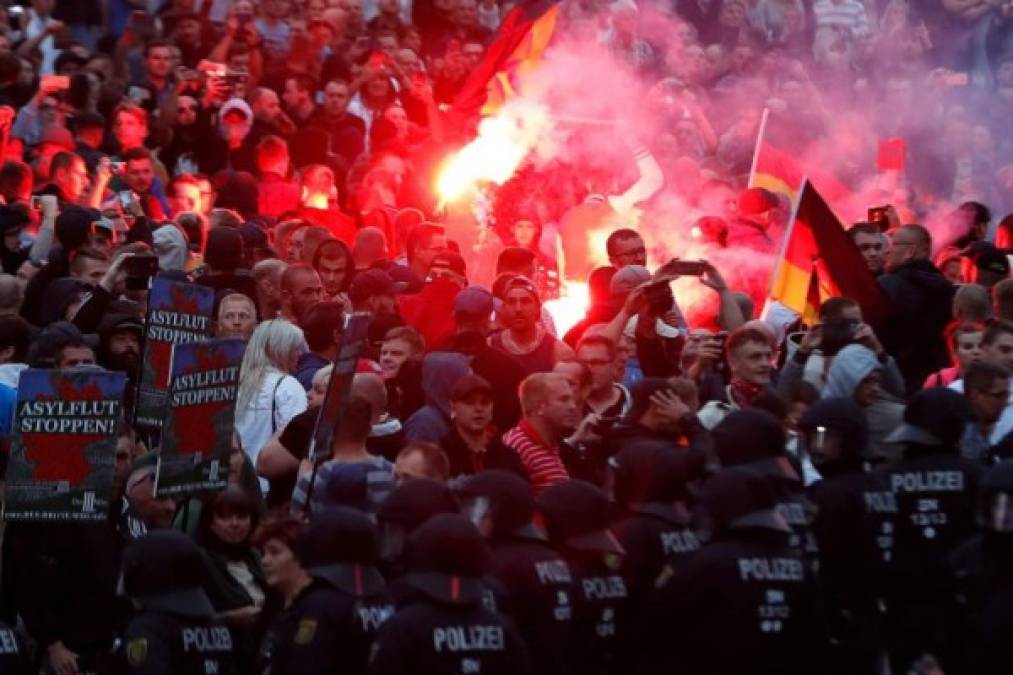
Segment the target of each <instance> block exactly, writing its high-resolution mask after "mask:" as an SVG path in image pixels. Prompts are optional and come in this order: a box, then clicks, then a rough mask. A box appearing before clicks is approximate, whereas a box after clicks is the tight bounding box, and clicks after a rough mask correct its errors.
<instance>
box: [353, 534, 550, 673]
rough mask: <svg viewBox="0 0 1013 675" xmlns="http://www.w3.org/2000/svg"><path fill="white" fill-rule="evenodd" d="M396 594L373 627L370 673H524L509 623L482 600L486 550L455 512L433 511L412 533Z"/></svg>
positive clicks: (523, 656) (521, 649) (525, 662)
mask: <svg viewBox="0 0 1013 675" xmlns="http://www.w3.org/2000/svg"><path fill="white" fill-rule="evenodd" d="M408 548H409V550H408V555H407V563H408V573H407V574H406V575H405V577H404V578H403V579H402V583H404V584H407V585H409V586H411V587H412V588H413V589H414V590H415V591H416V592H415V593H412V594H408V595H405V596H404V600H401V599H399V601H398V609H397V613H396V614H395V615H394V616H393V617H392V618H391V619H389V620H388V621H387V622H386V623H385V624H384V625H383V627H382V628H381V629H380V632H379V634H378V635H377V639H376V644H375V645H374V648H373V657H372V661H371V663H370V668H369V672H370V675H409V674H411V675H415V674H416V673H425V674H426V675H443V674H446V675H459V674H460V673H481V674H482V675H508V674H509V675H514V674H518V675H520V674H524V673H528V672H530V662H529V659H528V653H527V649H526V647H525V646H524V641H523V639H522V638H521V636H520V634H519V633H518V632H517V630H516V629H515V628H514V626H513V623H512V622H511V621H509V620H508V619H506V618H505V617H503V616H502V615H500V614H497V613H495V612H492V611H490V610H488V609H486V607H485V606H484V604H483V598H482V596H483V584H482V579H481V578H482V575H483V574H484V573H485V571H486V568H487V565H488V556H489V552H488V549H487V547H486V545H485V542H484V541H483V540H482V535H481V534H479V532H478V529H476V528H475V526H474V525H472V524H471V523H470V522H468V521H467V520H466V519H465V518H464V517H463V516H460V515H457V514H440V515H437V516H433V517H432V518H430V519H429V520H428V521H427V522H426V523H425V524H424V525H422V526H421V527H420V528H419V529H418V530H416V532H415V533H414V534H413V535H412V537H411V539H410V541H409V547H408Z"/></svg>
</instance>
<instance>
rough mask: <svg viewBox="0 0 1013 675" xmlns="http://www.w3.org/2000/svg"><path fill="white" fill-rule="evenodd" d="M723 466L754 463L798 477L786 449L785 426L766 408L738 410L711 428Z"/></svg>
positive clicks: (774, 472) (758, 467) (776, 473)
mask: <svg viewBox="0 0 1013 675" xmlns="http://www.w3.org/2000/svg"><path fill="white" fill-rule="evenodd" d="M711 435H712V436H713V438H714V451H715V452H716V453H717V455H718V459H719V460H721V466H724V467H729V466H739V465H743V464H750V465H752V466H753V467H754V468H755V469H756V470H757V471H761V472H763V473H765V474H767V475H770V476H776V477H781V478H789V479H794V480H797V479H798V473H797V472H796V471H795V470H794V468H792V466H791V463H790V462H789V461H788V456H787V454H786V453H785V451H784V448H785V445H786V444H787V442H788V439H787V436H786V435H785V433H784V427H783V426H782V425H781V422H779V421H778V419H777V418H776V417H774V416H773V415H772V414H770V413H769V412H767V411H765V410H757V409H756V408H747V409H745V410H736V411H734V412H732V413H730V414H729V415H728V416H727V417H725V418H724V419H723V420H721V423H720V424H718V425H717V426H716V427H714V431H713V432H711Z"/></svg>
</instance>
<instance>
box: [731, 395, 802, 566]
mask: <svg viewBox="0 0 1013 675" xmlns="http://www.w3.org/2000/svg"><path fill="white" fill-rule="evenodd" d="M712 436H713V439H714V449H715V451H716V452H717V455H718V457H719V458H720V460H721V466H724V467H730V466H744V467H749V468H750V469H751V470H753V471H755V472H756V473H759V474H762V475H763V476H765V477H766V479H767V481H768V483H769V484H770V486H771V488H772V490H773V491H774V496H775V499H776V500H777V510H778V513H780V514H781V517H782V518H784V520H785V522H787V524H788V526H789V527H790V528H791V534H790V536H789V538H788V545H789V546H791V547H792V548H793V549H795V550H796V551H798V552H799V553H800V554H802V555H803V556H804V557H805V559H806V561H807V562H808V563H810V564H811V565H813V566H814V568H815V566H816V565H817V563H818V558H819V546H818V545H817V543H816V537H815V536H814V535H813V533H812V528H811V523H812V519H813V517H814V516H815V511H814V508H813V505H812V503H811V502H810V501H809V499H808V498H807V497H806V495H805V489H804V486H803V485H802V481H801V479H800V478H799V475H798V472H797V471H796V470H795V467H794V466H793V465H792V463H791V461H790V460H789V458H788V455H787V454H786V453H785V451H784V448H785V445H786V443H787V438H786V436H785V433H784V428H783V427H782V425H781V423H780V422H779V421H778V420H777V418H775V417H774V416H773V415H771V414H770V413H768V412H766V411H764V410H758V409H745V410H736V411H734V412H732V413H731V414H729V415H728V416H727V417H725V418H724V419H723V420H722V421H721V423H720V424H718V425H717V426H716V427H715V428H714V431H713V432H712Z"/></svg>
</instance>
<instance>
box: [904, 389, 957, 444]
mask: <svg viewBox="0 0 1013 675" xmlns="http://www.w3.org/2000/svg"><path fill="white" fill-rule="evenodd" d="M970 416H971V415H970V408H969V407H968V403H967V399H966V398H965V397H963V396H961V395H960V394H958V393H957V392H955V391H953V390H952V389H949V388H947V387H931V388H929V389H922V390H921V391H919V392H918V393H917V394H915V395H914V396H913V397H911V400H910V401H909V402H908V404H907V408H905V409H904V423H903V424H901V425H900V426H899V427H897V429H895V430H894V432H893V433H891V434H890V435H889V436H887V437H886V439H884V440H885V441H886V442H887V443H909V444H914V445H928V446H943V447H948V448H955V446H956V444H957V442H958V441H959V440H960V438H961V436H963V434H964V426H965V425H966V424H967V420H968V419H970Z"/></svg>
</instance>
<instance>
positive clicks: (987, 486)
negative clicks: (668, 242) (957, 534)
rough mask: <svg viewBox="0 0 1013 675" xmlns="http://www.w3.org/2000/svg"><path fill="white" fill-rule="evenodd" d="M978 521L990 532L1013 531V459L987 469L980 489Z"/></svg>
mask: <svg viewBox="0 0 1013 675" xmlns="http://www.w3.org/2000/svg"><path fill="white" fill-rule="evenodd" d="M978 522H979V524H980V525H981V527H982V528H983V529H985V530H988V531H990V532H999V533H1003V534H1008V533H1013V461H1009V460H1007V461H1005V462H1000V463H999V464H996V465H995V466H991V467H989V468H988V469H986V470H985V472H984V473H983V474H982V477H981V488H980V489H979V491H978Z"/></svg>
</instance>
